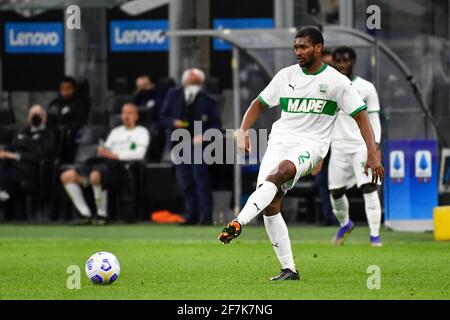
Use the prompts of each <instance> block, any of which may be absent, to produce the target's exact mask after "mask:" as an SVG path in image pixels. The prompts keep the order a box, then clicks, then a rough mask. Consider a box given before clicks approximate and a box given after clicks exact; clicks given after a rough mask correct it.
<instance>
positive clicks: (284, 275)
mask: <svg viewBox="0 0 450 320" xmlns="http://www.w3.org/2000/svg"><path fill="white" fill-rule="evenodd" d="M296 271H297V272H294V271H292V270H291V269H281V272H280V274H279V275H277V276H275V277H272V278H270V280H272V281H277V280H300V275H299V273H298V270H296Z"/></svg>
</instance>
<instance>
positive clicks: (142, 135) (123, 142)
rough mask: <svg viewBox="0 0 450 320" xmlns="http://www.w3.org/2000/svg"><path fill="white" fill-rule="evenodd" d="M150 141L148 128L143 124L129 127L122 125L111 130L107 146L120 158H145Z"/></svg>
mask: <svg viewBox="0 0 450 320" xmlns="http://www.w3.org/2000/svg"><path fill="white" fill-rule="evenodd" d="M149 143H150V136H149V134H148V130H147V129H146V128H144V127H142V126H136V127H134V128H132V129H127V128H126V127H125V126H120V127H117V128H114V129H113V130H111V132H110V134H109V135H108V139H106V142H105V147H106V148H108V149H109V150H110V151H111V152H112V153H114V154H116V155H117V156H118V157H119V160H124V161H132V160H143V159H144V157H145V153H146V152H147V147H148V145H149Z"/></svg>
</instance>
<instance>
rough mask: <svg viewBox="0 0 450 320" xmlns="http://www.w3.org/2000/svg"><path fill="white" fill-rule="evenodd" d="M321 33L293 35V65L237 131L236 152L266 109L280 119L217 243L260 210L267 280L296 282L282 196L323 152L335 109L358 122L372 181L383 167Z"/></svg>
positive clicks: (358, 103) (356, 99) (246, 144)
mask: <svg viewBox="0 0 450 320" xmlns="http://www.w3.org/2000/svg"><path fill="white" fill-rule="evenodd" d="M323 45H324V41H323V35H322V33H321V32H320V30H319V29H317V28H316V27H304V28H302V29H301V30H300V31H299V32H298V33H297V34H296V36H295V40H294V52H295V55H296V58H297V61H298V64H295V65H292V66H290V67H287V68H284V69H282V70H280V71H279V72H278V73H277V74H276V75H275V76H274V78H273V79H272V81H271V82H270V83H269V84H268V85H267V87H266V88H265V89H264V90H263V91H262V92H261V93H260V95H259V96H258V97H257V98H256V99H255V100H253V102H252V103H251V104H250V106H249V108H248V109H247V111H246V113H245V115H244V118H243V120H242V124H241V127H240V130H238V133H237V138H236V139H237V149H238V152H239V153H248V152H249V151H250V140H249V133H248V130H249V129H250V128H251V127H252V125H253V124H254V123H255V121H256V120H257V119H258V118H259V116H260V114H261V112H263V111H264V110H265V109H266V108H269V107H275V106H279V107H280V108H281V109H282V113H281V118H280V119H279V120H277V121H276V122H275V123H274V124H273V126H272V131H271V134H270V136H269V141H268V147H267V150H266V153H265V155H264V158H263V160H262V162H261V166H260V169H259V174H258V179H257V189H256V190H255V191H254V192H253V193H252V194H251V195H250V197H249V198H248V200H247V203H246V204H245V206H244V208H243V209H242V210H241V212H240V214H239V215H238V217H237V218H236V219H234V220H233V221H231V222H230V223H229V224H228V225H227V226H225V227H224V228H223V230H222V232H221V233H220V234H219V240H220V241H222V242H223V243H225V244H226V243H229V242H230V241H231V240H232V239H234V238H236V237H237V236H239V235H240V234H241V231H242V226H244V225H246V224H247V223H249V222H250V221H251V220H252V219H254V218H255V217H256V216H257V215H258V214H260V213H261V212H264V225H265V227H266V231H267V234H268V236H269V239H270V241H271V242H272V246H273V248H274V250H275V253H276V255H277V257H278V260H279V262H280V264H281V267H282V269H281V272H280V274H279V275H277V276H275V277H273V278H271V280H298V279H299V278H300V276H299V273H298V270H297V269H296V266H295V262H294V258H293V255H292V250H291V241H290V239H289V233H288V228H287V226H286V223H285V221H284V219H283V217H282V215H281V212H280V210H281V201H282V198H283V195H284V194H285V193H286V192H287V191H288V190H289V189H291V188H292V187H293V186H294V185H295V183H296V182H297V181H298V179H300V178H301V177H303V176H306V175H308V174H309V173H311V170H312V169H313V167H314V166H315V165H316V164H317V163H318V162H319V161H320V160H321V159H323V158H324V157H325V155H326V154H327V152H328V149H329V145H330V141H331V133H332V130H333V126H334V122H335V120H336V116H337V111H338V110H339V109H340V110H343V111H344V112H345V113H347V114H349V115H351V116H352V117H353V118H354V119H355V120H356V122H355V123H357V124H358V126H359V128H360V130H361V132H362V135H363V137H364V140H365V142H366V144H367V149H368V150H369V151H368V154H367V161H366V163H365V169H366V172H367V170H368V169H370V170H371V171H372V173H373V176H372V179H373V181H374V182H376V181H377V180H378V179H382V178H383V176H384V169H383V166H382V164H381V161H380V159H379V155H378V153H377V150H376V146H375V140H374V136H373V132H372V128H371V126H370V123H369V119H368V116H367V113H366V111H365V109H366V106H365V104H364V101H363V100H362V98H361V97H360V96H359V94H358V92H357V91H356V89H355V88H354V87H353V86H352V85H351V81H350V80H349V79H348V78H347V77H345V76H344V75H342V74H341V73H339V72H338V71H337V70H336V69H334V68H333V67H330V66H328V65H327V64H324V63H323V62H322V50H323Z"/></svg>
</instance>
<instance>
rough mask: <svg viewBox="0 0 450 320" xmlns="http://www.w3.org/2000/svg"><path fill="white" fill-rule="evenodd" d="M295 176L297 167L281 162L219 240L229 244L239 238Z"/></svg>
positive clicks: (288, 162) (251, 196) (289, 162)
mask: <svg viewBox="0 0 450 320" xmlns="http://www.w3.org/2000/svg"><path fill="white" fill-rule="evenodd" d="M295 174H296V167H295V165H294V164H293V163H292V162H291V161H290V160H283V161H281V162H280V164H279V165H278V166H277V168H276V170H275V171H274V172H273V173H271V174H269V175H268V176H267V178H266V179H265V180H264V181H263V182H262V183H261V184H260V185H259V186H258V188H257V189H256V190H255V191H254V192H253V193H252V194H251V195H250V197H249V198H248V200H247V202H246V204H245V206H244V208H243V209H242V210H241V212H240V213H239V215H238V217H237V218H236V219H235V220H233V221H232V222H230V223H229V224H228V225H227V226H226V227H225V228H224V229H223V230H222V232H221V233H220V234H219V240H220V241H222V242H223V243H229V242H230V241H231V240H232V239H233V238H235V237H237V236H239V234H240V233H241V228H242V226H243V225H246V224H247V223H249V222H250V221H251V220H253V219H254V218H255V217H256V216H257V215H258V214H259V213H261V212H262V211H263V210H264V209H265V208H266V207H267V206H268V205H269V204H271V203H272V201H273V199H274V198H275V196H276V194H277V193H278V191H281V186H282V185H283V184H284V183H285V182H287V181H289V180H291V179H293V178H294V177H295Z"/></svg>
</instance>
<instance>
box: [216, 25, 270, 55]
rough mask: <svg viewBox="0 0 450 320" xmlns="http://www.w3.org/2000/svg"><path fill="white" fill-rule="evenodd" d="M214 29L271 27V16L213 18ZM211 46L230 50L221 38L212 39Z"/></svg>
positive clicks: (220, 49)
mask: <svg viewBox="0 0 450 320" xmlns="http://www.w3.org/2000/svg"><path fill="white" fill-rule="evenodd" d="M213 28H214V29H272V28H273V19H272V18H243V19H234V18H233V19H231V18H230V19H214V20H213ZM213 48H214V50H218V51H228V50H231V46H230V45H229V44H228V43H226V42H225V41H223V40H221V39H214V40H213Z"/></svg>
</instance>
